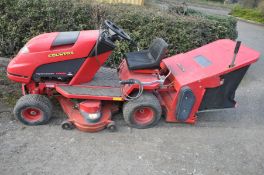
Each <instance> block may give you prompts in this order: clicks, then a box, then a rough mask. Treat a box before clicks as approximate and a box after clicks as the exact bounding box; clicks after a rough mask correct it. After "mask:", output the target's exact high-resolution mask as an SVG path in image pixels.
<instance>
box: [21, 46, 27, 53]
mask: <svg viewBox="0 0 264 175" xmlns="http://www.w3.org/2000/svg"><path fill="white" fill-rule="evenodd" d="M19 53H21V54H25V53H29V49H28V47H27V46H24V47H23V48H22V49H20V51H19Z"/></svg>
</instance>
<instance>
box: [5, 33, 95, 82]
mask: <svg viewBox="0 0 264 175" xmlns="http://www.w3.org/2000/svg"><path fill="white" fill-rule="evenodd" d="M98 37H99V31H98V30H87V31H72V32H52V33H45V34H41V35H38V36H36V37H34V38H32V39H31V40H30V41H28V42H27V43H26V45H25V46H24V47H23V48H22V49H21V50H20V51H19V53H18V54H17V56H16V57H14V58H13V59H12V60H11V62H10V63H9V65H8V67H7V72H8V77H9V78H10V79H11V80H14V81H17V82H21V83H28V82H29V81H30V80H31V77H32V75H33V73H34V71H35V70H36V69H37V68H38V67H39V66H41V65H46V64H51V63H55V62H62V61H66V60H74V59H80V58H87V57H88V55H89V53H90V52H91V50H92V49H93V48H94V46H95V43H96V40H97V38H98Z"/></svg>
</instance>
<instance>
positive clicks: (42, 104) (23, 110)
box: [14, 94, 52, 125]
mask: <svg viewBox="0 0 264 175" xmlns="http://www.w3.org/2000/svg"><path fill="white" fill-rule="evenodd" d="M51 114H52V104H51V102H50V100H49V99H48V98H47V97H45V96H43V95H38V94H28V95H24V96H22V97H21V98H20V99H19V100H18V101H17V103H16V105H15V107H14V116H15V117H16V118H17V119H18V120H19V121H20V122H22V123H24V124H26V125H42V124H46V123H47V122H48V121H49V120H50V118H51Z"/></svg>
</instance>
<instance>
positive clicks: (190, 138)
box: [0, 22, 264, 175]
mask: <svg viewBox="0 0 264 175" xmlns="http://www.w3.org/2000/svg"><path fill="white" fill-rule="evenodd" d="M238 31H239V39H240V40H242V41H243V43H244V44H247V45H248V46H250V47H252V48H254V49H256V50H259V51H260V52H261V53H262V57H261V59H260V60H259V61H258V62H257V64H254V65H253V66H252V67H251V68H250V70H249V71H248V73H247V75H246V77H245V78H244V80H243V82H242V84H241V85H240V87H239V89H238V91H237V94H236V100H237V101H238V103H239V106H238V108H237V109H231V110H226V111H218V112H210V113H200V114H199V118H198V122H197V124H196V125H186V124H168V123H165V122H163V121H162V122H160V124H159V125H158V126H157V127H155V128H151V129H146V130H138V129H130V128H129V127H127V126H126V125H125V123H124V121H123V120H122V118H121V115H120V114H119V115H116V116H115V120H116V121H117V126H118V129H119V131H118V132H116V133H109V132H108V131H103V132H99V133H93V134H91V133H83V132H80V131H78V130H73V131H65V130H62V129H61V128H60V123H61V122H62V121H63V120H64V119H63V117H62V116H63V114H62V112H61V110H60V109H59V108H58V109H57V110H56V111H55V112H54V118H53V120H52V121H51V122H50V124H48V125H43V126H37V127H27V126H24V125H22V124H20V123H18V122H17V121H15V120H13V118H12V117H11V115H10V113H8V112H6V113H1V114H0V174H3V175H4V174H8V175H10V174H81V175H88V174H89V175H104V174H107V175H110V174H114V175H125V174H131V175H137V174H138V175H144V174H146V175H150V174H154V175H162V174H171V175H172V174H173V175H176V174H196V175H198V174H199V175H205V174H208V175H212V174H225V175H228V174H232V175H236V174H246V175H248V174H254V175H258V174H259V175H263V174H264V149H263V148H264V126H263V124H264V115H263V114H264V88H263V87H264V78H263V76H264V60H263V58H264V57H263V55H264V46H263V42H264V27H263V26H257V25H252V24H248V23H245V22H239V23H238ZM4 108H5V107H4V106H3V105H0V109H4Z"/></svg>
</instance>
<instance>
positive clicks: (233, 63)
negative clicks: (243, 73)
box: [229, 41, 241, 68]
mask: <svg viewBox="0 0 264 175" xmlns="http://www.w3.org/2000/svg"><path fill="white" fill-rule="evenodd" d="M240 45H241V41H237V42H236V47H235V50H234V56H233V59H232V62H231V64H230V65H229V68H231V67H234V66H235V61H236V56H237V53H238V51H239V48H240Z"/></svg>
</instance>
